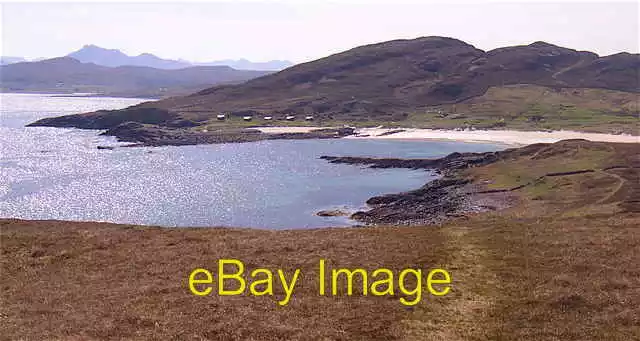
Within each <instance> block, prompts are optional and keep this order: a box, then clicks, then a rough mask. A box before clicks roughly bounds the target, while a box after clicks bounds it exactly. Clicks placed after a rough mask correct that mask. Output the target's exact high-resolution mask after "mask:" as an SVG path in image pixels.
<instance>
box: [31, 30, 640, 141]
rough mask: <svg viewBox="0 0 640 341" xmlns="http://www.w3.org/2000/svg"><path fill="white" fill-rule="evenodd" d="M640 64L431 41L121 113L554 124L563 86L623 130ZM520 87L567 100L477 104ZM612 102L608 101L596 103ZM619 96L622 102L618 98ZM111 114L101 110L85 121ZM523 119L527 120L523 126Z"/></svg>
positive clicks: (625, 57) (363, 52)
mask: <svg viewBox="0 0 640 341" xmlns="http://www.w3.org/2000/svg"><path fill="white" fill-rule="evenodd" d="M639 69H640V56H639V55H637V54H629V53H620V54H616V55H612V56H606V57H598V56H597V55H596V54H594V53H591V52H584V51H576V50H572V49H567V48H563V47H559V46H555V45H551V44H548V43H544V42H535V43H533V44H530V45H525V46H512V47H505V48H499V49H495V50H492V51H488V52H485V51H482V50H480V49H477V48H475V47H473V46H472V45H469V44H467V43H465V42H462V41H460V40H456V39H452V38H444V37H423V38H418V39H413V40H394V41H389V42H384V43H379V44H373V45H366V46H361V47H357V48H354V49H351V50H348V51H345V52H342V53H338V54H335V55H331V56H328V57H326V58H322V59H319V60H316V61H312V62H309V63H304V64H299V65H295V66H293V67H291V68H288V69H286V70H283V71H281V72H278V73H275V74H271V75H268V76H265V77H260V78H256V79H253V80H251V81H249V82H246V83H243V84H238V85H223V86H216V87H212V88H208V89H205V90H202V91H199V92H197V93H195V94H192V95H189V96H184V97H174V98H169V99H166V100H162V101H158V102H148V103H144V104H141V105H138V106H134V107H131V108H128V109H124V110H123V111H120V112H119V113H118V115H124V116H127V115H128V114H127V113H130V114H131V117H132V120H137V119H133V117H135V116H137V117H140V115H139V114H136V111H138V110H140V109H148V108H155V109H160V110H164V111H166V112H169V113H171V114H172V116H173V115H179V116H181V117H183V118H187V119H189V120H192V121H194V122H197V124H199V125H206V124H209V123H211V120H212V119H213V118H214V117H215V115H216V114H217V113H219V112H229V113H231V116H232V117H236V118H237V117H240V116H245V115H259V114H265V115H269V116H275V117H276V119H277V118H282V117H283V116H284V115H286V114H299V115H306V114H313V115H314V116H315V118H316V124H320V125H331V124H333V125H335V124H341V123H350V124H353V123H358V122H360V123H361V124H397V125H401V126H402V125H416V124H418V125H426V126H438V125H439V124H440V123H441V122H439V121H438V120H439V119H440V118H442V117H444V118H445V121H447V120H449V119H450V118H451V117H456V118H458V120H457V121H455V122H453V124H449V125H446V124H445V126H447V127H467V126H478V125H480V126H482V125H483V124H484V125H485V126H483V127H488V128H492V127H494V126H501V127H504V126H506V127H514V128H516V129H540V128H547V129H553V128H555V127H554V126H549V127H544V126H541V125H540V122H544V121H545V120H548V119H550V118H553V117H558V116H562V113H563V110H564V109H566V108H565V107H562V105H564V104H565V103H564V102H565V101H564V98H565V97H567V98H568V97H571V96H574V95H573V93H572V92H566V91H565V92H563V91H561V89H575V90H576V91H577V92H578V93H583V94H585V95H584V96H578V97H579V98H578V99H576V98H573V99H571V100H570V101H569V100H568V102H567V103H568V105H570V107H571V108H570V110H573V111H575V112H577V114H576V115H569V116H568V117H564V116H563V119H562V121H566V120H569V121H570V122H574V123H578V124H576V125H574V126H575V127H574V128H575V129H582V128H589V127H591V128H593V127H596V128H597V127H598V126H599V124H601V123H603V122H601V121H602V120H604V121H606V122H610V121H613V122H614V123H615V124H613V125H612V126H611V127H608V128H606V131H610V130H615V131H618V129H622V131H625V132H628V131H626V130H624V129H628V127H629V123H630V122H633V121H634V120H635V119H637V98H638V97H637V96H638V92H640V86H639V83H638V70H639ZM520 84H525V85H528V86H537V87H542V88H543V89H545V91H548V92H549V93H551V92H554V93H560V94H561V96H560V97H561V98H560V99H558V100H556V101H555V102H554V103H553V105H556V104H557V105H560V106H557V105H556V106H555V107H553V106H550V107H549V108H547V107H542V108H538V107H536V104H537V103H538V102H537V101H538V100H542V99H543V97H541V96H538V97H537V99H536V98H527V100H528V101H527V105H528V106H527V107H517V109H516V110H517V111H515V112H513V111H511V110H514V105H513V104H514V103H516V102H518V103H520V102H521V101H522V96H523V93H520V92H518V93H517V94H515V95H513V96H511V92H510V91H506V93H507V95H506V96H497V97H496V96H494V97H491V96H488V97H487V96H485V98H484V100H483V101H482V103H481V104H480V105H474V103H473V101H474V100H475V99H477V98H480V97H481V96H484V95H485V94H487V92H488V90H490V89H497V90H498V92H499V93H501V92H500V91H501V90H502V89H509V88H510V86H513V85H520ZM585 89H600V90H601V91H599V92H593V91H586V90H585ZM598 96H601V98H599V97H598ZM556 97H557V96H556ZM574 97H575V96H574ZM603 98H604V101H605V102H606V105H604V106H603V105H596V106H594V103H596V102H602V101H603ZM612 98H615V99H616V101H610V100H609V99H612ZM458 105H462V106H465V105H466V106H467V107H469V110H468V111H465V112H464V113H463V114H465V115H459V114H460V112H459V110H457V107H456V106H458ZM487 108H488V109H487ZM430 112H438V115H440V116H441V117H438V118H434V117H433V115H431V114H429V113H430ZM110 114H111V113H99V114H96V113H93V114H91V115H89V116H84V117H82V119H81V120H79V122H80V121H86V120H87V119H88V118H91V117H95V116H96V115H98V116H99V115H110ZM450 114H455V115H450ZM460 116H462V117H460ZM600 116H602V117H603V119H602V120H600V119H597V120H587V121H588V122H587V125H585V126H584V127H582V126H581V125H580V124H579V123H580V122H582V120H584V118H585V117H589V118H592V117H600ZM460 118H462V119H460ZM523 120H524V122H525V124H521V121H523ZM73 121H74V120H73V119H69V118H65V119H63V120H55V119H48V120H46V121H43V122H38V123H37V124H38V125H53V126H69V125H71V126H75V127H83V124H82V123H78V124H74V122H73ZM231 121H232V122H233V120H231ZM511 121H513V122H514V125H512V124H511V123H510V122H511ZM616 122H617V123H616ZM155 123H156V124H162V122H160V123H158V122H155ZM278 123H279V122H278ZM494 123H496V124H497V125H496V124H494ZM92 126H95V125H92ZM101 128H104V129H107V128H112V127H110V126H104V127H101Z"/></svg>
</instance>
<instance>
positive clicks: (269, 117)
mask: <svg viewBox="0 0 640 341" xmlns="http://www.w3.org/2000/svg"><path fill="white" fill-rule="evenodd" d="M263 119H264V120H265V121H271V120H272V119H273V117H271V116H265V117H263Z"/></svg>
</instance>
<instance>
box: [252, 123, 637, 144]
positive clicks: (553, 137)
mask: <svg viewBox="0 0 640 341" xmlns="http://www.w3.org/2000/svg"><path fill="white" fill-rule="evenodd" d="M255 129H258V130H260V131H261V132H263V133H268V134H283V133H308V132H311V131H313V130H317V129H319V128H318V127H258V128H255ZM345 138H348V139H363V138H368V139H389V140H453V141H465V142H496V143H503V144H508V145H515V146H518V145H528V144H533V143H554V142H558V141H561V140H568V139H584V140H589V141H594V142H618V143H640V136H635V135H626V134H621V135H613V134H601V133H585V132H578V131H568V130H559V131H550V132H546V131H516V130H464V131H460V130H435V129H415V128H358V129H357V130H356V135H352V136H347V137H345Z"/></svg>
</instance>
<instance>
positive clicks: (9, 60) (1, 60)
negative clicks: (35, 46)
mask: <svg viewBox="0 0 640 341" xmlns="http://www.w3.org/2000/svg"><path fill="white" fill-rule="evenodd" d="M24 61H26V60H25V59H24V58H22V57H9V56H2V57H0V65H8V64H14V63H20V62H24Z"/></svg>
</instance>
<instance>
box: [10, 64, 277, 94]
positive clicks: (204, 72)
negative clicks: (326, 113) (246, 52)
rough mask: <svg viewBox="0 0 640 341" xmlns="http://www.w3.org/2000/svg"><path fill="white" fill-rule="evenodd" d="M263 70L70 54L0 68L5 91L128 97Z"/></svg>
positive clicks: (182, 90)
mask: <svg viewBox="0 0 640 341" xmlns="http://www.w3.org/2000/svg"><path fill="white" fill-rule="evenodd" d="M267 73H268V72H265V71H246V70H234V69H232V68H230V67H228V66H196V67H189V68H184V69H177V70H162V69H154V68H150V67H141V66H119V67H113V68H112V67H105V66H100V65H96V64H92V63H82V62H80V61H78V60H75V59H73V58H69V57H61V58H54V59H47V60H43V61H40V62H24V63H15V64H11V65H3V66H1V67H0V75H1V77H2V78H1V79H2V91H5V92H53V93H72V92H87V93H99V94H106V95H113V96H127V97H134V96H139V97H160V96H169V95H178V94H188V93H190V92H193V91H197V90H199V89H203V88H207V87H209V86H211V85H214V84H220V83H234V82H236V83H237V82H243V81H246V80H248V79H251V78H255V77H259V76H262V75H265V74H267Z"/></svg>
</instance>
